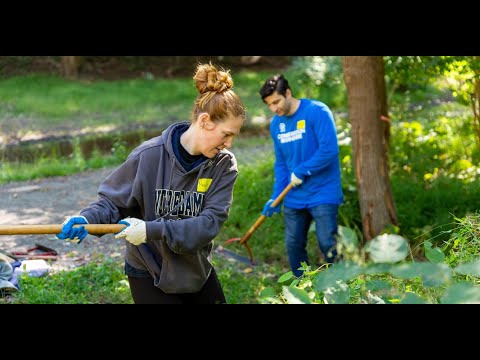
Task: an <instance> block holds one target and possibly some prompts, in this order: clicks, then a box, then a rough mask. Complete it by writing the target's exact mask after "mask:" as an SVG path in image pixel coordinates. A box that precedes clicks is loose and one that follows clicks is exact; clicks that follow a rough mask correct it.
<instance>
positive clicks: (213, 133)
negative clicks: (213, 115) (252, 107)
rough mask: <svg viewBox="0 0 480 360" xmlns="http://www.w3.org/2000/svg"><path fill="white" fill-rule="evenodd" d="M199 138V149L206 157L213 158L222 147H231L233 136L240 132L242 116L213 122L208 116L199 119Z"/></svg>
mask: <svg viewBox="0 0 480 360" xmlns="http://www.w3.org/2000/svg"><path fill="white" fill-rule="evenodd" d="M199 120H200V121H201V122H200V124H201V125H200V129H201V130H200V133H201V136H202V139H201V140H200V146H199V150H200V152H201V153H202V154H203V155H204V156H206V157H208V158H210V159H211V158H214V157H215V156H216V155H217V154H218V153H219V152H220V151H221V150H223V149H224V148H227V149H230V148H231V147H232V143H233V138H234V137H235V136H236V135H238V134H239V133H240V129H241V127H242V125H243V121H244V120H243V118H234V117H232V118H229V119H227V120H226V121H223V122H217V123H215V122H213V121H211V120H210V117H209V116H206V117H204V118H201V119H199Z"/></svg>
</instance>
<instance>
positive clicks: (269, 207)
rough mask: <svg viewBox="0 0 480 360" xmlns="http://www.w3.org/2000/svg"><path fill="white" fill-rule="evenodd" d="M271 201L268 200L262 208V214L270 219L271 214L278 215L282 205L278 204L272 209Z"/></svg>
mask: <svg viewBox="0 0 480 360" xmlns="http://www.w3.org/2000/svg"><path fill="white" fill-rule="evenodd" d="M273 201H274V200H273V199H270V200H268V201H267V202H266V203H265V205H264V206H263V210H262V214H263V215H265V216H267V217H270V216H272V215H273V214H280V210H281V208H282V203H280V204H278V205H277V206H275V207H272V203H273Z"/></svg>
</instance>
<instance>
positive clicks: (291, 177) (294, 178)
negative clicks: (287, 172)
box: [290, 172, 303, 186]
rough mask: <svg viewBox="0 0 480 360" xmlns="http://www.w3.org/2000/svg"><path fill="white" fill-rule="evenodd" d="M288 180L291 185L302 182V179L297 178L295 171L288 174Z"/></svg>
mask: <svg viewBox="0 0 480 360" xmlns="http://www.w3.org/2000/svg"><path fill="white" fill-rule="evenodd" d="M290 182H291V183H292V185H293V186H298V185H301V184H302V183H303V180H302V179H300V178H298V177H297V176H296V175H295V173H293V172H292V175H291V176H290Z"/></svg>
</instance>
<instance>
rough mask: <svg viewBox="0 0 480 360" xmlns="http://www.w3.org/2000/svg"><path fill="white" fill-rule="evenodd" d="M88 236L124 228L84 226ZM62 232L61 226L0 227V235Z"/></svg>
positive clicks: (105, 225) (115, 225)
mask: <svg viewBox="0 0 480 360" xmlns="http://www.w3.org/2000/svg"><path fill="white" fill-rule="evenodd" d="M83 226H85V229H87V231H88V233H89V234H92V235H102V234H109V233H117V232H119V231H122V230H123V229H124V228H125V225H123V224H86V225H83ZM61 232H62V225H61V224H60V225H57V224H47V225H0V235H33V234H59V233H61Z"/></svg>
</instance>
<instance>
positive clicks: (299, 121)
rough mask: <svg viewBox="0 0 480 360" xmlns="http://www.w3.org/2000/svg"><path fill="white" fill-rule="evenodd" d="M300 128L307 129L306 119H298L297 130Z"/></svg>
mask: <svg viewBox="0 0 480 360" xmlns="http://www.w3.org/2000/svg"><path fill="white" fill-rule="evenodd" d="M298 129H305V120H298V121H297V130H298Z"/></svg>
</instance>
